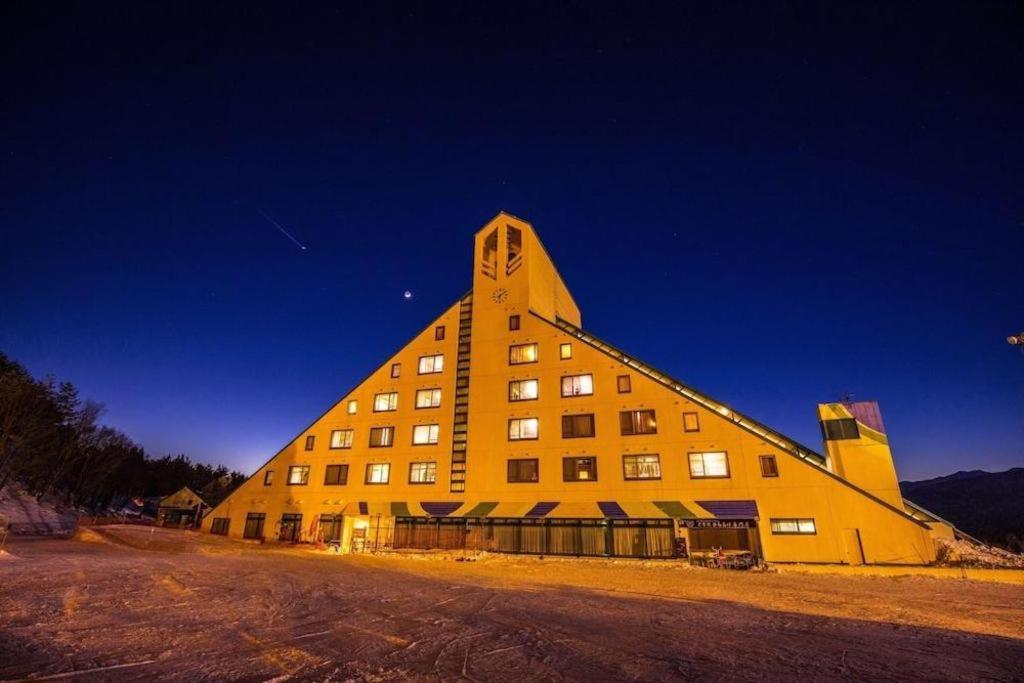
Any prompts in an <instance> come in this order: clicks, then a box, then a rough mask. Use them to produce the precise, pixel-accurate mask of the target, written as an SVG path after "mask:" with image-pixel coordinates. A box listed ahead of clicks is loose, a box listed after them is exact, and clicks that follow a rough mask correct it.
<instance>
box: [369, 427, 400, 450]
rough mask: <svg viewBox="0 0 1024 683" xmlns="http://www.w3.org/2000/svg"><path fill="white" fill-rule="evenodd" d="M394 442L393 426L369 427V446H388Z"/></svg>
mask: <svg viewBox="0 0 1024 683" xmlns="http://www.w3.org/2000/svg"><path fill="white" fill-rule="evenodd" d="M394 444H395V428H394V427H373V428H371V429H370V448H389V447H391V446H393V445H394Z"/></svg>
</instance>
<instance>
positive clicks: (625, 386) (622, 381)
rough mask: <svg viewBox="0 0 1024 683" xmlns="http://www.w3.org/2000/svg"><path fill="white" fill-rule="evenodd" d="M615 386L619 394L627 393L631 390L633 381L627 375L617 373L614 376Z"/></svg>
mask: <svg viewBox="0 0 1024 683" xmlns="http://www.w3.org/2000/svg"><path fill="white" fill-rule="evenodd" d="M615 388H616V389H617V390H618V392H619V393H620V394H628V393H629V392H631V391H633V382H632V381H631V380H630V379H629V375H619V376H618V377H616V378H615Z"/></svg>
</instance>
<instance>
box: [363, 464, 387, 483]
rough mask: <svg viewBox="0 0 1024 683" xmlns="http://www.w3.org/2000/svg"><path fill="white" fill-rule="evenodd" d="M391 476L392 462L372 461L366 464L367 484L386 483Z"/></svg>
mask: <svg viewBox="0 0 1024 683" xmlns="http://www.w3.org/2000/svg"><path fill="white" fill-rule="evenodd" d="M390 478H391V463H388V462H371V463H370V464H369V465H367V466H366V483H367V484H386V483H388V479H390Z"/></svg>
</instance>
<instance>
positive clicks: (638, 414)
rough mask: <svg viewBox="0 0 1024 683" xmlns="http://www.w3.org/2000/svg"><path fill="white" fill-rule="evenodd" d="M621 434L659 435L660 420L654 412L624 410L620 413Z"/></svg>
mask: <svg viewBox="0 0 1024 683" xmlns="http://www.w3.org/2000/svg"><path fill="white" fill-rule="evenodd" d="M619 433H621V434H622V435H623V436H634V435H636V434H657V433H658V420H657V419H656V418H655V416H654V411H653V410H623V411H622V412H620V413H619Z"/></svg>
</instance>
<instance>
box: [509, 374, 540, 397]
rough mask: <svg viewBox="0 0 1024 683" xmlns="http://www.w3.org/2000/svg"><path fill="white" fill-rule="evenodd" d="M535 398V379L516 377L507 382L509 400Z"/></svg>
mask: <svg viewBox="0 0 1024 683" xmlns="http://www.w3.org/2000/svg"><path fill="white" fill-rule="evenodd" d="M536 398H537V380H535V379H518V380H512V381H511V382H509V383H508V400H509V401H533V400H535V399H536Z"/></svg>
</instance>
